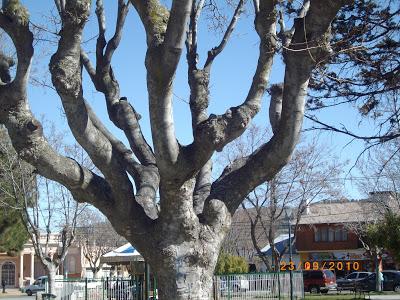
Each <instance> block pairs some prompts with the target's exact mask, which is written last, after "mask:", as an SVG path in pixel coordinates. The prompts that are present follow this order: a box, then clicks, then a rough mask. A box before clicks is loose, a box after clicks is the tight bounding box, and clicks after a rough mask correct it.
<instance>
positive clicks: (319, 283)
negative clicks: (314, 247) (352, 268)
mask: <svg viewBox="0 0 400 300" xmlns="http://www.w3.org/2000/svg"><path fill="white" fill-rule="evenodd" d="M303 282H304V290H305V291H308V292H310V293H320V292H321V293H328V291H329V290H336V276H335V274H333V272H332V271H330V270H304V271H303Z"/></svg>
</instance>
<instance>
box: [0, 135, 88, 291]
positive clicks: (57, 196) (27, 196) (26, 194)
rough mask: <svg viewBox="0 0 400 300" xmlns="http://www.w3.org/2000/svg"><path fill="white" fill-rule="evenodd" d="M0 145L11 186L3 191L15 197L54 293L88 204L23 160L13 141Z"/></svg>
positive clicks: (8, 181) (3, 187)
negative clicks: (80, 216)
mask: <svg viewBox="0 0 400 300" xmlns="http://www.w3.org/2000/svg"><path fill="white" fill-rule="evenodd" d="M3 132H4V129H3ZM6 135H7V134H6V133H5V135H4V136H6ZM0 148H1V150H0V151H1V153H2V154H3V159H2V162H1V164H0V168H1V170H0V172H1V173H2V176H3V179H4V181H5V182H7V183H8V184H7V187H5V186H4V185H0V189H1V192H2V194H3V195H5V197H7V198H10V199H12V202H11V201H8V202H9V203H12V204H13V209H15V210H16V211H18V212H19V215H20V217H21V219H22V220H23V223H24V225H25V227H26V229H27V232H28V234H29V237H30V240H31V242H32V245H33V247H34V249H35V253H36V256H37V257H38V258H39V259H40V261H41V263H42V264H43V266H44V268H45V270H46V273H47V275H48V278H49V292H50V293H54V281H55V275H56V274H57V272H58V270H59V267H60V266H61V265H62V263H63V261H64V259H65V257H66V255H67V253H68V249H69V247H70V246H71V244H72V242H73V240H74V237H75V229H76V225H77V217H78V215H79V213H80V212H81V210H82V209H83V208H84V206H85V205H82V204H79V203H78V202H76V201H75V200H74V199H73V198H72V195H71V194H70V192H69V191H68V190H67V189H66V188H65V187H63V186H62V185H60V184H57V183H55V182H53V181H51V180H49V179H47V178H45V177H40V176H37V175H36V174H35V170H34V168H33V167H32V166H31V165H29V164H28V163H26V162H23V161H21V159H20V158H19V156H18V155H17V153H16V152H15V150H14V149H13V148H12V146H11V143H10V142H7V141H5V142H2V143H1V144H0ZM9 187H11V188H9Z"/></svg>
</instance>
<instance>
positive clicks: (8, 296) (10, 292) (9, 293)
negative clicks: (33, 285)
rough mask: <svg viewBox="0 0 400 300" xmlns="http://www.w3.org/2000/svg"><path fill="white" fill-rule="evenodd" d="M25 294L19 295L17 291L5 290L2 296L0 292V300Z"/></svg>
mask: <svg viewBox="0 0 400 300" xmlns="http://www.w3.org/2000/svg"><path fill="white" fill-rule="evenodd" d="M23 295H25V294H23V293H21V291H20V290H19V289H6V293H5V294H3V293H2V290H0V298H10V297H20V296H23Z"/></svg>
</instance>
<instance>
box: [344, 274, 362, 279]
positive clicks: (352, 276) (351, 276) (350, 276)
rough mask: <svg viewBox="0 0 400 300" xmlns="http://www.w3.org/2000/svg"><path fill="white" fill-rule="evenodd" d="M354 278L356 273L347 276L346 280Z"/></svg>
mask: <svg viewBox="0 0 400 300" xmlns="http://www.w3.org/2000/svg"><path fill="white" fill-rule="evenodd" d="M360 275H361V274H360ZM356 277H357V273H352V274H350V275H349V276H347V279H356Z"/></svg>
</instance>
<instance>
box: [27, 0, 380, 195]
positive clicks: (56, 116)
mask: <svg viewBox="0 0 400 300" xmlns="http://www.w3.org/2000/svg"><path fill="white" fill-rule="evenodd" d="M23 2H24V3H25V5H26V6H27V7H28V9H29V11H30V14H31V21H32V22H33V23H35V24H42V25H43V24H44V23H45V22H46V18H44V17H43V15H49V12H50V10H51V8H52V7H54V5H53V1H50V0H41V1H32V0H30V1H28V0H26V1H23ZM93 2H94V1H93ZM116 3H117V1H109V0H106V1H105V8H106V17H107V25H108V26H107V33H108V36H109V37H110V35H111V34H112V33H113V30H114V28H113V27H114V21H115V16H116ZM96 34H97V24H96V19H95V15H94V12H93V13H92V15H91V19H90V21H89V23H88V24H87V26H86V29H85V33H84V38H85V39H89V38H91V37H93V36H95V35H96ZM220 38H221V35H220V34H217V33H215V32H213V31H210V30H208V29H207V26H206V25H204V24H203V25H202V26H200V31H199V51H198V52H199V54H200V61H201V62H204V59H205V58H206V54H207V51H208V50H209V49H211V48H212V47H214V46H216V45H217V44H218V43H219V42H220ZM258 44H259V40H258V36H257V35H256V33H255V31H254V29H253V20H252V17H251V16H247V17H246V16H244V17H243V18H241V20H240V21H239V23H238V26H237V29H236V31H235V33H234V34H233V36H232V38H231V40H230V43H229V44H228V45H227V47H226V49H225V50H224V51H223V52H222V54H221V55H220V56H218V57H217V59H216V60H215V63H214V65H213V69H212V75H211V84H210V86H211V91H210V93H211V98H210V99H211V102H210V107H209V112H210V113H214V114H220V113H224V112H225V111H226V110H227V109H228V108H229V107H231V106H235V105H238V104H240V103H241V102H242V101H243V100H244V99H245V97H246V94H247V91H248V88H249V87H250V84H251V79H252V76H253V72H254V69H255V66H256V63H257V58H258ZM52 47H53V46H51V45H49V44H48V43H41V44H39V47H37V48H36V50H35V51H36V56H35V69H37V71H36V74H34V76H38V77H39V78H41V79H44V78H45V76H49V75H48V72H47V69H48V62H49V58H50V56H49V55H43V51H44V52H46V53H49V54H51V53H52V52H53V51H54V50H53V49H52ZM85 49H86V50H88V51H93V49H94V42H90V43H88V44H87V45H85ZM145 52H146V44H145V35H144V30H143V26H142V25H141V23H140V20H139V18H138V16H137V14H136V12H135V11H134V9H133V7H131V9H130V12H129V15H128V18H127V20H126V24H125V29H124V35H123V38H122V42H121V45H120V47H119V48H118V50H117V52H116V53H115V55H114V59H113V70H114V72H115V74H116V78H117V79H118V80H119V83H120V86H121V95H122V96H126V97H128V99H129V100H130V101H131V103H132V105H133V106H134V107H135V109H136V110H137V112H139V113H140V114H141V115H142V120H141V126H142V129H143V132H144V135H145V136H146V137H147V139H148V140H150V139H151V136H150V123H149V118H148V103H147V90H146V70H145V67H144V57H145ZM184 55H185V54H183V56H182V59H181V62H180V66H179V68H178V71H177V74H176V80H175V86H174V89H175V91H174V93H175V95H176V97H175V99H174V115H175V127H176V134H177V137H178V139H179V141H180V142H181V143H182V144H188V143H190V142H191V140H192V133H191V126H190V124H191V123H190V122H191V121H190V111H189V107H188V104H187V103H185V101H184V100H186V101H187V100H188V98H189V90H188V84H187V76H186V72H187V67H186V60H185V57H184ZM92 58H93V57H92ZM93 62H94V60H93ZM46 73H47V75H44V74H46ZM283 76H284V66H283V63H282V61H281V59H280V57H279V56H276V58H275V64H274V67H273V70H272V74H271V78H270V83H276V82H281V81H282V80H283ZM48 79H49V77H48ZM84 82H85V84H84V94H85V97H86V98H87V100H88V101H89V103H90V104H91V105H92V107H93V108H94V110H95V111H96V112H97V113H98V115H99V116H100V118H101V119H102V120H103V122H104V123H105V124H106V126H107V127H108V128H109V129H111V131H112V132H113V133H114V134H115V135H116V136H117V137H119V138H120V139H122V140H124V141H125V140H126V139H125V137H124V136H123V134H122V132H121V131H120V130H118V129H117V128H115V127H114V126H113V125H112V123H111V122H110V121H109V119H108V116H107V112H106V106H105V102H104V98H103V95H102V94H100V93H97V92H96V91H95V89H94V87H93V85H92V84H91V82H90V80H88V77H87V75H86V74H85V75H84ZM29 99H30V104H31V107H32V110H33V112H34V113H35V115H36V116H37V117H40V116H41V115H44V116H45V118H46V119H48V120H50V121H53V122H55V123H56V124H57V126H58V127H59V128H61V129H63V130H67V128H68V127H67V124H66V120H65V118H64V117H63V116H62V111H61V102H60V99H59V97H58V96H57V94H56V93H55V92H54V91H52V90H51V89H44V88H43V87H31V88H30V90H29ZM182 99H183V100H182ZM268 103H269V99H268V94H266V95H265V97H264V99H263V108H262V111H261V112H260V113H259V114H258V115H257V116H256V118H255V120H254V122H256V123H257V124H259V125H263V126H265V125H268V124H269V123H268ZM318 117H319V119H321V120H323V121H325V122H327V123H334V124H341V123H343V124H346V125H347V126H349V127H350V128H353V129H356V130H360V131H361V132H366V131H367V130H368V129H369V128H372V127H371V126H372V125H373V124H368V123H367V124H365V122H364V125H363V126H362V128H358V124H359V122H360V121H361V117H360V115H359V114H358V113H357V110H356V109H355V108H354V107H351V106H340V107H336V108H329V109H325V110H324V111H322V112H320V113H319V114H318ZM310 125H311V124H310V123H309V122H307V121H305V124H304V128H308V127H310ZM309 134H312V133H309ZM67 135H68V134H67ZM68 138H69V137H68ZM320 140H321V142H322V143H324V144H326V145H327V146H329V147H333V148H334V152H335V154H336V155H337V156H338V157H339V158H340V159H342V160H348V159H349V160H350V166H351V165H352V164H353V163H354V161H355V158H356V157H357V155H358V154H359V153H360V152H361V151H362V149H363V148H362V146H363V144H362V143H360V142H354V143H351V144H350V145H348V146H346V147H344V146H345V145H346V144H347V143H348V142H349V141H350V139H349V138H348V137H345V136H343V135H338V134H332V133H327V134H323V135H322V136H321V138H320ZM345 171H346V170H345ZM354 175H357V173H354ZM346 193H347V195H348V196H350V197H353V198H358V197H361V195H360V193H359V192H358V191H357V189H356V188H355V187H354V186H352V185H351V184H350V181H346Z"/></svg>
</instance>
